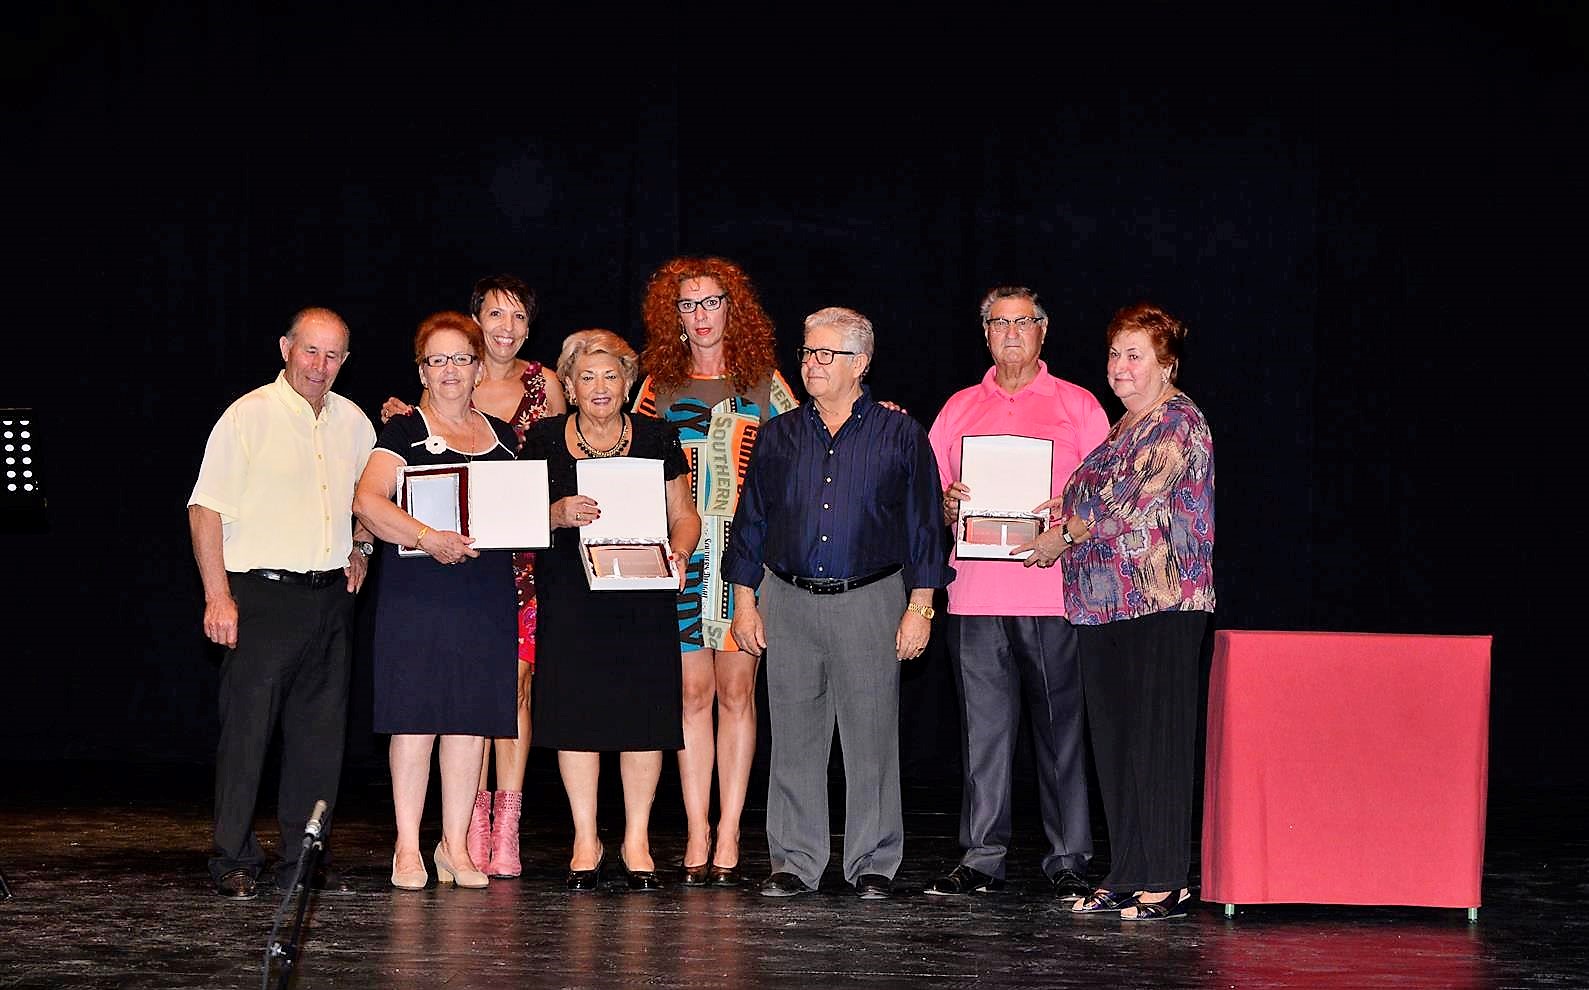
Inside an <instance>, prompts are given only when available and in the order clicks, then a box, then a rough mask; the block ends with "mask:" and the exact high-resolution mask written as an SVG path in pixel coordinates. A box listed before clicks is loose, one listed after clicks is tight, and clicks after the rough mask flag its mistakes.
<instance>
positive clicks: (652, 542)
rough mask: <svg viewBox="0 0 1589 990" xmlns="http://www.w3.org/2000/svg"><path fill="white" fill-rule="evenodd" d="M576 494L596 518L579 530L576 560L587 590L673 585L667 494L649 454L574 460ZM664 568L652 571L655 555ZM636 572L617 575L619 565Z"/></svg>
mask: <svg viewBox="0 0 1589 990" xmlns="http://www.w3.org/2000/svg"><path fill="white" fill-rule="evenodd" d="M574 471H575V477H576V485H577V487H578V488H579V494H581V495H584V496H586V497H588V498H592V499H595V501H596V505H597V506H598V507H599V508H600V509H601V517H600V518H599V519H596V520H594V521H593V522H591V523H589V524H588V525H585V526H580V527H578V529H579V544H580V546H579V551H580V552H579V559H580V563H581V564H583V565H584V567H585V580H586V581H587V582H588V583H589V584H590V588H591V590H592V591H641V590H647V589H659V590H660V589H666V590H670V591H677V590H678V588H679V575H678V570H677V569H676V568H675V566H674V563H673V558H672V556H671V555H670V553H671V551H670V547H669V546H668V493H667V483H666V482H665V481H664V480H663V478H662V462H661V461H660V460H657V459H656V458H654V457H600V458H596V457H588V458H585V459H583V460H579V461H576V462H574ZM657 556H660V557H661V562H662V563H661V566H662V569H663V571H664V573H662V574H660V575H659V574H657V566H656V563H655V560H656V557H657ZM625 563H628V564H629V565H630V566H631V568H635V567H637V568H638V569H639V570H640V571H641V573H639V574H634V573H629V574H625V573H623V569H624V565H625Z"/></svg>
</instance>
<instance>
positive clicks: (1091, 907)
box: [1070, 888, 1137, 916]
mask: <svg viewBox="0 0 1589 990" xmlns="http://www.w3.org/2000/svg"><path fill="white" fill-rule="evenodd" d="M1136 902H1137V895H1135V894H1117V893H1115V892H1114V891H1112V890H1104V889H1102V888H1099V889H1098V890H1095V891H1093V892H1092V893H1090V894H1088V895H1087V896H1086V897H1083V898H1081V899H1080V900H1078V901H1077V902H1076V903H1074V904H1072V905H1071V906H1070V913H1071V914H1079V915H1104V914H1113V915H1117V916H1118V915H1119V914H1120V912H1121V911H1123V910H1125V909H1126V908H1128V907H1130V906H1131V905H1133V904H1135V903H1136Z"/></svg>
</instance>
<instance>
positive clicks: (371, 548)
mask: <svg viewBox="0 0 1589 990" xmlns="http://www.w3.org/2000/svg"><path fill="white" fill-rule="evenodd" d="M353 549H355V550H357V551H358V552H359V553H362V554H363V555H364V556H366V557H373V556H375V544H373V543H371V542H370V541H369V540H354V541H353Z"/></svg>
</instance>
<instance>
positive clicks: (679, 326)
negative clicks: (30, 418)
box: [634, 258, 798, 887]
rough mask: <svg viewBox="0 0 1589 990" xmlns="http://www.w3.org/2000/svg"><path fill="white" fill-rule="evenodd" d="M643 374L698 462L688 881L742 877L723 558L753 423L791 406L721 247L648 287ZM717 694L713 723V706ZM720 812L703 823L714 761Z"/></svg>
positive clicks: (750, 681)
mask: <svg viewBox="0 0 1589 990" xmlns="http://www.w3.org/2000/svg"><path fill="white" fill-rule="evenodd" d="M642 308H643V315H644V318H645V325H646V346H645V353H644V354H643V355H642V356H641V364H642V365H643V366H644V367H645V369H646V372H647V377H646V379H645V381H644V382H643V383H641V386H640V393H639V395H638V396H637V397H636V399H635V404H634V411H635V412H637V413H644V414H646V415H649V416H656V417H659V418H661V419H665V420H668V421H669V422H672V423H674V424H675V425H677V427H678V429H679V439H680V440H681V441H683V444H684V451H685V454H686V456H687V457H688V458H689V461H690V468H691V471H692V472H693V473H694V488H695V507H696V509H697V511H699V513H700V516H701V541H700V543H699V545H698V546H696V548H695V553H694V554H692V555H691V557H690V561H689V565H688V568H687V580H686V583H685V587H684V590H683V591H682V592H680V594H679V649H680V652H681V654H682V657H681V662H682V664H683V668H684V749H682V750H680V752H679V784H680V787H681V789H682V790H683V793H684V812H685V816H686V818H687V819H688V826H687V827H688V833H689V834H688V835H687V837H686V839H685V846H684V883H685V885H686V886H692V887H700V886H706V885H712V886H721V887H731V886H735V885H737V884H738V883H739V817H740V813H741V812H742V811H743V810H744V807H745V792H746V790H747V789H748V788H749V785H750V764H751V760H752V759H753V758H754V757H755V754H756V664H757V659H756V657H754V656H751V655H750V654H749V653H746V652H745V651H743V650H741V649H740V648H739V646H738V644H736V643H735V642H734V638H733V636H732V635H730V634H729V623H730V621H731V620H732V618H733V609H732V605H733V595H732V593H731V589H730V588H729V587H728V586H727V585H726V584H724V583H723V578H722V574H721V572H720V570H719V566H720V563H721V558H722V550H723V546H724V544H726V543H727V542H728V525H729V523H730V522H731V521H732V520H733V518H734V508H735V505H736V504H737V503H738V501H739V487H740V483H741V482H742V481H743V480H744V475H745V466H746V465H747V464H748V463H749V462H750V452H751V448H752V446H753V445H754V444H755V442H756V434H757V432H758V431H759V429H760V428H761V424H763V423H765V422H766V421H767V420H769V419H771V418H772V417H773V416H776V415H778V414H779V413H781V412H786V411H788V410H790V409H793V408H795V406H796V405H798V402H797V400H796V399H795V395H794V390H793V389H791V388H790V387H789V383H788V382H787V381H785V380H784V378H783V376H782V375H780V374H779V373H778V367H777V361H776V359H775V357H774V347H775V345H776V340H775V338H774V336H773V327H772V320H770V319H769V318H768V317H767V314H766V312H765V311H764V310H763V309H762V308H761V302H760V301H759V300H758V299H757V298H756V290H755V288H754V287H752V285H751V283H750V279H749V277H747V276H746V275H745V272H744V270H743V269H741V268H740V267H739V266H738V265H736V264H735V263H734V262H732V261H729V260H728V259H726V258H674V259H673V260H671V261H669V262H667V263H666V264H664V265H663V266H662V267H661V268H659V269H657V271H656V273H655V274H654V275H652V276H651V281H650V283H649V284H648V285H647V286H646V295H645V302H644V304H643V307H642ZM714 701H715V702H716V704H717V732H716V736H715V738H714V736H713V731H712V724H713V723H712V705H713V702H714ZM714 762H715V764H716V767H717V786H718V792H717V793H718V818H717V839H716V842H715V844H714V842H713V840H712V828H711V818H710V813H711V803H712V767H713V765H714Z"/></svg>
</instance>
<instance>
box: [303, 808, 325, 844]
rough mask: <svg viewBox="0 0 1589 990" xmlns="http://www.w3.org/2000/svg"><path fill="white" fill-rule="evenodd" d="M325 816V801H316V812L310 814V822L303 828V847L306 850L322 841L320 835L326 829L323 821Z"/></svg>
mask: <svg viewBox="0 0 1589 990" xmlns="http://www.w3.org/2000/svg"><path fill="white" fill-rule="evenodd" d="M325 816H326V803H325V802H324V801H316V802H315V803H314V811H312V812H311V813H310V814H309V821H308V823H307V824H306V825H304V827H303V847H304V848H305V849H308V848H309V847H310V846H311V845H313V844H314V843H316V842H319V841H320V833H321V831H322V830H323V829H324V825H323V824H322V820H323V819H324V818H325Z"/></svg>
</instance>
